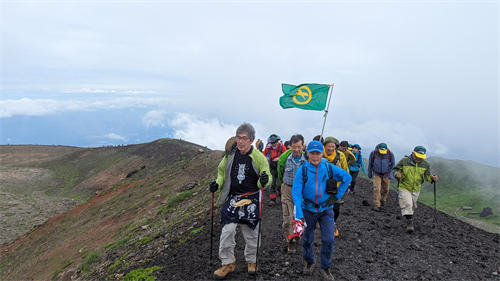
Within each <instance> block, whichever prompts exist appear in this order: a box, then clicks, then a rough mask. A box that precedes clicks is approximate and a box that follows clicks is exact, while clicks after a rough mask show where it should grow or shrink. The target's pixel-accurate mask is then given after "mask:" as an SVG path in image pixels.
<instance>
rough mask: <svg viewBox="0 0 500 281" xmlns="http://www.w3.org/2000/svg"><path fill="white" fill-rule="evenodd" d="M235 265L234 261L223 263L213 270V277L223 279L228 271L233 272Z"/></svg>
mask: <svg viewBox="0 0 500 281" xmlns="http://www.w3.org/2000/svg"><path fill="white" fill-rule="evenodd" d="M235 267H236V262H235V261H234V262H233V263H230V264H226V265H223V266H222V267H221V268H219V269H217V270H216V271H215V272H214V277H215V279H224V278H225V277H226V275H227V274H228V273H229V272H233V271H234V268H235Z"/></svg>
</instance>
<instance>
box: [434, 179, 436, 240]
mask: <svg viewBox="0 0 500 281" xmlns="http://www.w3.org/2000/svg"><path fill="white" fill-rule="evenodd" d="M434 230H436V182H435V181H434Z"/></svg>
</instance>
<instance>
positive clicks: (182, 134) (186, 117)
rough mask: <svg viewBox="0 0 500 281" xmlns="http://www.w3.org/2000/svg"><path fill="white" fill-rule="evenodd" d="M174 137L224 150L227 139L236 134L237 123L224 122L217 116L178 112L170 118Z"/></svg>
mask: <svg viewBox="0 0 500 281" xmlns="http://www.w3.org/2000/svg"><path fill="white" fill-rule="evenodd" d="M168 124H169V126H170V127H171V128H172V129H173V130H174V133H173V137H174V138H181V139H184V140H186V141H190V142H193V143H196V144H199V145H205V146H208V147H209V148H211V149H218V150H223V149H224V145H225V144H226V141H227V140H228V138H230V137H231V136H234V135H235V132H236V128H237V126H236V125H233V124H224V123H222V122H220V121H219V120H218V119H217V118H210V119H204V120H202V119H199V118H198V117H196V116H195V115H191V114H186V113H177V114H176V115H175V117H174V118H172V119H171V120H169V122H168Z"/></svg>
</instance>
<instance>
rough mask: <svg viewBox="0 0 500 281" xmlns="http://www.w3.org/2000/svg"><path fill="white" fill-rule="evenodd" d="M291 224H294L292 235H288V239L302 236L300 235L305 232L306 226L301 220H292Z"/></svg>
mask: <svg viewBox="0 0 500 281" xmlns="http://www.w3.org/2000/svg"><path fill="white" fill-rule="evenodd" d="M292 223H295V225H294V226H293V234H292V235H288V239H292V238H294V237H300V236H302V233H304V231H305V230H306V224H305V223H304V222H303V221H301V220H293V221H292Z"/></svg>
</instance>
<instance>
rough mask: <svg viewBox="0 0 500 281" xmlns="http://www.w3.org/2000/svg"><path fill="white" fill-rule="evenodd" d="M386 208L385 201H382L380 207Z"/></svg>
mask: <svg viewBox="0 0 500 281" xmlns="http://www.w3.org/2000/svg"><path fill="white" fill-rule="evenodd" d="M383 208H385V201H380V209H383Z"/></svg>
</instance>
